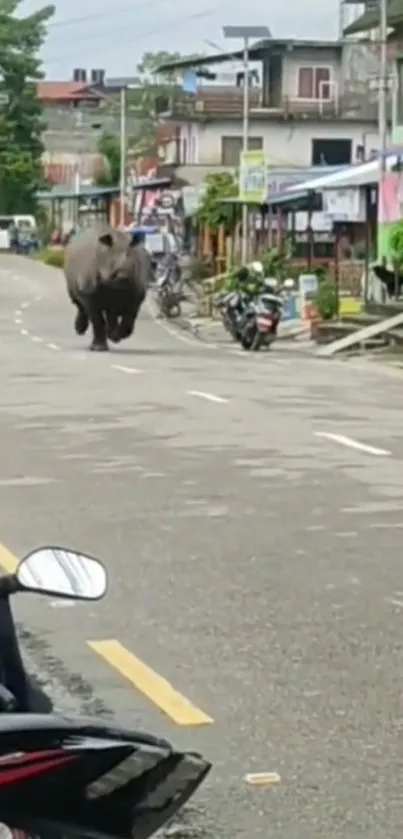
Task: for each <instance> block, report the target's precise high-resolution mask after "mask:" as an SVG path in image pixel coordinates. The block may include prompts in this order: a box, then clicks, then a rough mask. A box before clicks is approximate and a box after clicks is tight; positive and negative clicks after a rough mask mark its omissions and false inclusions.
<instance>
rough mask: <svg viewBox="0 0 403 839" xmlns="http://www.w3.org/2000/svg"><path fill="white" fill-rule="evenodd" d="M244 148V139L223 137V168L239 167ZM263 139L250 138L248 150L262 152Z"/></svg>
mask: <svg viewBox="0 0 403 839" xmlns="http://www.w3.org/2000/svg"><path fill="white" fill-rule="evenodd" d="M242 146H243V140H242V137H221V163H222V165H223V166H239V161H240V159H241V151H242ZM262 148H263V137H249V140H248V149H249V150H250V151H260V150H261V149H262Z"/></svg>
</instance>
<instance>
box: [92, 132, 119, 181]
mask: <svg viewBox="0 0 403 839" xmlns="http://www.w3.org/2000/svg"><path fill="white" fill-rule="evenodd" d="M98 152H99V154H101V155H102V156H103V157H104V160H105V165H104V166H103V168H102V170H101V171H100V172H99V173H98V175H97V177H96V178H95V183H96V184H97V186H117V184H118V183H119V179H120V158H121V154H120V141H119V137H116V136H115V135H114V134H108V133H107V132H104V133H103V134H102V136H101V137H100V140H99V143H98Z"/></svg>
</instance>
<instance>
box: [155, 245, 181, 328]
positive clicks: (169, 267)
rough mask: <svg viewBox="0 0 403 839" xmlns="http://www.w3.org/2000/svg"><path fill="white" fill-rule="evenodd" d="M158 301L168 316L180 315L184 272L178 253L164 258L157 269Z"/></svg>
mask: <svg viewBox="0 0 403 839" xmlns="http://www.w3.org/2000/svg"><path fill="white" fill-rule="evenodd" d="M156 287H157V303H158V307H159V310H160V312H161V314H162V315H164V317H166V318H173V317H179V316H180V314H181V300H182V272H181V267H180V265H179V262H178V259H177V257H176V255H173V254H170V255H169V257H168V258H166V259H165V260H162V261H161V262H160V264H159V265H158V267H157V271H156Z"/></svg>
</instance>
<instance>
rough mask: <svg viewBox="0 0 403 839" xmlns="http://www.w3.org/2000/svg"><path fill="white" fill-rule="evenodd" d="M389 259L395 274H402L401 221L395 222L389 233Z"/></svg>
mask: <svg viewBox="0 0 403 839" xmlns="http://www.w3.org/2000/svg"><path fill="white" fill-rule="evenodd" d="M389 248H390V257H391V260H392V263H393V267H394V270H395V271H396V273H398V274H401V273H403V219H400V220H399V221H396V222H395V223H394V224H393V225H392V227H391V229H390V233H389Z"/></svg>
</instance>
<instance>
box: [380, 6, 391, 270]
mask: <svg viewBox="0 0 403 839" xmlns="http://www.w3.org/2000/svg"><path fill="white" fill-rule="evenodd" d="M379 24H380V26H379V40H380V67H379V97H378V133H379V151H380V155H381V157H380V162H379V182H378V201H379V200H380V199H381V193H382V185H383V180H384V176H385V173H386V152H387V148H388V120H387V93H388V87H389V85H388V81H389V79H388V60H387V59H388V54H387V46H388V42H387V33H388V18H387V0H380V21H379ZM385 261H386V259H385V255H384V254H383V255H382V262H383V263H385Z"/></svg>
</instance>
